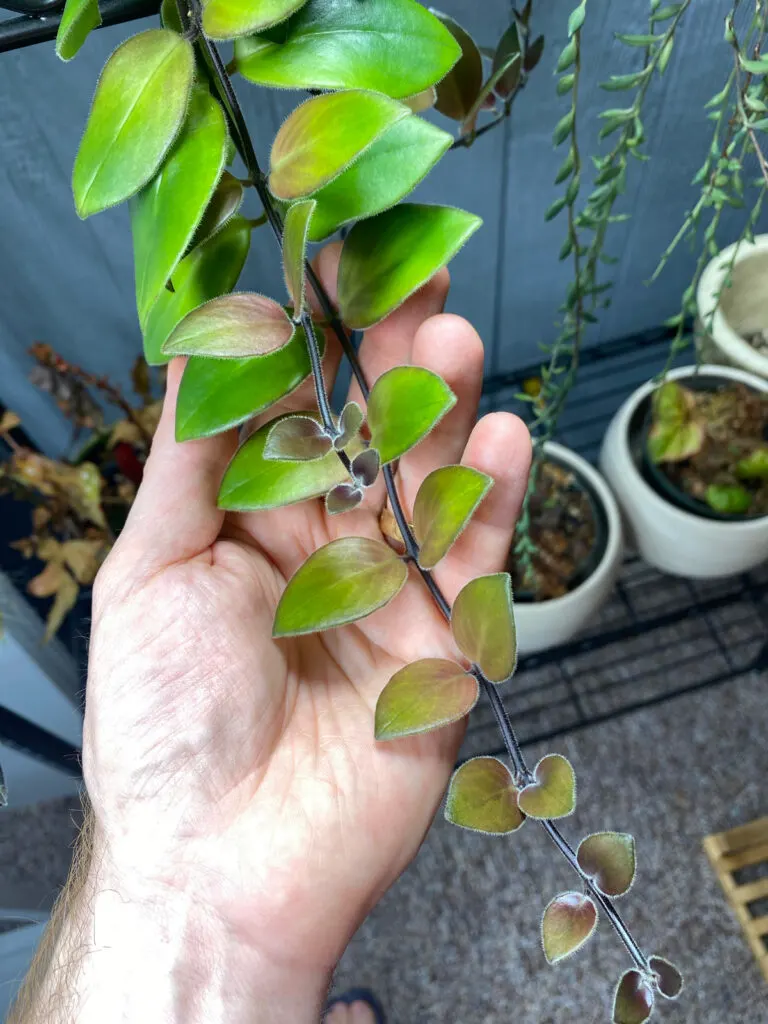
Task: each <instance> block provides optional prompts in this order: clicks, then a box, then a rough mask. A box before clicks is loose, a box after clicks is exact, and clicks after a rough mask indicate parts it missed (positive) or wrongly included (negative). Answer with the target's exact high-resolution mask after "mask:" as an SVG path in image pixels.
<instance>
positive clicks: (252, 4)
mask: <svg viewBox="0 0 768 1024" xmlns="http://www.w3.org/2000/svg"><path fill="white" fill-rule="evenodd" d="M305 2H306V0H207V2H206V3H205V5H204V7H203V31H204V32H205V34H206V35H207V36H209V37H210V38H211V39H237V38H238V37H240V36H247V35H249V34H250V33H252V32H262V31H263V30H264V29H267V28H271V26H272V25H277V24H278V23H279V22H281V21H285V19H286V18H288V17H290V16H291V15H292V14H293V13H294V12H295V11H297V10H298V9H299V8H300V7H302V6H303V5H304V3H305Z"/></svg>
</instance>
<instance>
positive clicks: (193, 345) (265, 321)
mask: <svg viewBox="0 0 768 1024" xmlns="http://www.w3.org/2000/svg"><path fill="white" fill-rule="evenodd" d="M294 330H295V327H294V325H293V324H292V323H291V321H290V320H289V318H288V315H287V314H286V312H285V310H284V309H283V307H282V306H281V305H279V304H278V303H277V302H275V300H274V299H269V298H267V297H266V295H256V294H254V293H253V292H236V293H235V294H233V295H222V296H220V297H219V298H217V299H211V300H210V301H209V302H206V303H204V304H203V305H202V306H199V307H198V308H197V309H193V310H192V312H191V313H188V314H187V315H186V316H185V317H184V319H183V320H182V321H181V323H180V324H178V325H177V326H176V327H175V328H174V330H173V331H172V332H171V335H170V337H169V338H168V339H167V340H166V342H165V344H164V345H163V352H164V354H165V355H171V356H216V357H217V358H219V359H231V358H235V359H242V358H243V357H245V356H266V355H269V354H270V352H275V351H277V350H278V349H281V348H283V347H284V346H285V345H287V344H288V342H289V341H290V340H291V338H292V337H293V334H294Z"/></svg>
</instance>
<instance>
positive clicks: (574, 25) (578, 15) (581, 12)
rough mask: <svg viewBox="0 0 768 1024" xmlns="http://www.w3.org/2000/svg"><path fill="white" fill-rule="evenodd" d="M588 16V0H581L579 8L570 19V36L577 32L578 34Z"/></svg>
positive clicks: (573, 11) (572, 13) (572, 12)
mask: <svg viewBox="0 0 768 1024" xmlns="http://www.w3.org/2000/svg"><path fill="white" fill-rule="evenodd" d="M586 16H587V0H581V3H580V4H579V6H578V7H575V8H574V9H573V10H572V11H571V14H570V17H569V18H568V35H569V36H572V35H573V34H574V33H575V32H578V31H579V29H580V28H581V26H582V25H583V24H584V19H585V18H586Z"/></svg>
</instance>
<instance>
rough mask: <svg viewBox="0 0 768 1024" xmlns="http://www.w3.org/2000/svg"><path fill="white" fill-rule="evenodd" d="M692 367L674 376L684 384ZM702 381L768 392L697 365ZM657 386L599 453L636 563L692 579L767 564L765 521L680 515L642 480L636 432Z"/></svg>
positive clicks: (751, 379)
mask: <svg viewBox="0 0 768 1024" xmlns="http://www.w3.org/2000/svg"><path fill="white" fill-rule="evenodd" d="M696 372H697V371H696V367H695V366H683V367H680V368H679V369H677V370H673V371H672V372H671V373H670V374H669V378H671V379H673V380H684V379H685V378H686V377H691V376H693V375H694V374H696ZM698 372H699V373H700V374H701V375H702V376H707V377H715V378H717V379H719V380H735V381H741V382H742V383H743V384H747V385H748V386H750V387H752V388H755V390H757V391H763V392H768V381H766V380H764V379H763V378H761V377H756V376H755V375H754V374H751V373H746V372H745V371H744V370H739V369H737V368H736V367H728V366H711V365H704V366H702V367H700V369H699V371H698ZM655 388H656V385H655V383H654V382H653V381H648V382H647V383H646V384H643V386H642V387H640V388H638V389H637V391H635V392H634V393H633V394H631V395H630V396H629V398H628V399H627V400H626V402H624V404H623V405H622V406H621V408H620V409H619V411H618V412H617V413H616V415H615V416H614V417H613V419H612V420H611V423H610V425H609V427H608V430H607V431H606V434H605V437H604V439H603V446H602V449H601V452H600V469H601V470H602V473H603V475H604V476H605V478H606V480H607V481H608V483H609V484H610V485H611V488H612V489H613V493H614V494H615V495H616V498H617V499H618V502H619V505H620V506H621V510H622V512H623V513H624V520H625V523H626V525H627V527H628V534H629V537H630V539H631V540H632V541H633V542H634V544H635V546H636V547H637V549H638V551H639V553H640V554H641V555H642V557H643V559H644V560H645V561H646V562H648V563H649V564H650V565H653V566H655V567H656V568H657V569H660V570H661V571H662V572H666V573H670V574H671V575H673V576H686V577H689V578H691V579H712V578H717V577H719V576H732V575H734V574H736V573H739V572H745V571H746V570H747V569H753V568H754V567H755V566H756V565H759V564H760V563H761V562H763V561H765V559H766V558H768V516H761V517H759V518H753V519H742V520H731V521H720V520H717V519H712V518H710V517H709V516H704V515H699V514H697V513H696V512H693V511H689V510H687V509H685V508H680V507H678V506H677V505H676V504H673V502H671V501H670V500H669V499H668V498H666V497H664V495H663V493H660V490H657V489H655V488H654V487H653V486H652V482H651V481H650V480H649V479H646V477H645V476H644V472H643V441H644V433H643V427H644V425H645V422H646V418H647V413H648V409H649V408H650V402H651V395H652V394H653V391H654V389H655Z"/></svg>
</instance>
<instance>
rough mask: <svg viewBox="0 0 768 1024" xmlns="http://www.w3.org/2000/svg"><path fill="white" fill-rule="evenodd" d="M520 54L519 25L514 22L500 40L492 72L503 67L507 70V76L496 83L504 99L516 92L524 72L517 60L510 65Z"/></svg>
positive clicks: (497, 89)
mask: <svg viewBox="0 0 768 1024" xmlns="http://www.w3.org/2000/svg"><path fill="white" fill-rule="evenodd" d="M519 54H520V38H519V36H518V33H517V23H516V22H514V21H513V22H512V24H511V25H510V26H509V28H508V29H507V30H506V32H505V33H504V35H503V36H502V37H501V39H500V40H499V45H498V46H497V47H496V52H495V53H494V55H493V68H492V70H493V71H494V72H496V71H498V70H499V69H500V68H502V67H505V68H507V71H506V72H505V74H504V75H503V76H502V77H501V78H500V79H499V80H498V81H497V82H496V92H497V93H498V94H499V96H501V97H502V98H503V99H506V97H507V96H509V95H510V94H511V93H513V92H514V91H515V89H516V88H517V86H518V83H519V81H520V74H521V72H522V70H523V66H522V62H521V61H520V60H516V61H513V62H512V63H511V64H510V60H511V58H513V57H515V56H519ZM526 70H527V69H526Z"/></svg>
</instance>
